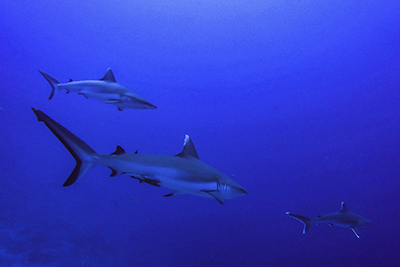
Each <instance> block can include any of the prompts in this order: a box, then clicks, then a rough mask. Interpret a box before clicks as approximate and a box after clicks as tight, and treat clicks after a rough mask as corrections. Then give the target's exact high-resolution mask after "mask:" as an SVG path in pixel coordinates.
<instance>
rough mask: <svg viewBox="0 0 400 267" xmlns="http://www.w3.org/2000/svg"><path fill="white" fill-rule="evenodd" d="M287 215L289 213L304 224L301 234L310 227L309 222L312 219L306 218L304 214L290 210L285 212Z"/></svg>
mask: <svg viewBox="0 0 400 267" xmlns="http://www.w3.org/2000/svg"><path fill="white" fill-rule="evenodd" d="M286 214H287V215H289V216H290V217H293V218H295V219H297V220H299V221H301V222H302V223H303V224H304V229H303V234H305V233H306V232H307V231H308V230H309V229H310V227H311V223H312V220H311V219H310V218H307V217H305V216H301V215H297V214H293V213H290V212H286Z"/></svg>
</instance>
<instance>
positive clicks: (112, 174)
mask: <svg viewBox="0 0 400 267" xmlns="http://www.w3.org/2000/svg"><path fill="white" fill-rule="evenodd" d="M109 168H110V169H111V174H110V177H115V176H117V175H118V174H119V173H118V171H116V170H114V169H113V168H111V167H109Z"/></svg>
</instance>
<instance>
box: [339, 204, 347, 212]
mask: <svg viewBox="0 0 400 267" xmlns="http://www.w3.org/2000/svg"><path fill="white" fill-rule="evenodd" d="M340 212H341V213H346V212H347V207H346V204H344V202H342V206H341V207H340Z"/></svg>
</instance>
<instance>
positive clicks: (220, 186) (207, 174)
mask: <svg viewBox="0 0 400 267" xmlns="http://www.w3.org/2000/svg"><path fill="white" fill-rule="evenodd" d="M32 110H33V111H34V113H35V114H36V116H37V119H38V120H39V121H42V122H44V123H45V125H46V126H47V127H48V128H49V129H50V130H51V131H52V132H53V134H54V135H55V136H56V137H57V138H58V139H59V140H60V141H61V142H62V143H63V144H64V146H65V147H66V148H67V149H68V151H69V152H70V153H71V154H72V156H73V157H74V158H75V160H76V166H75V169H74V170H73V171H72V173H71V174H70V176H69V178H68V179H67V180H66V181H65V183H64V186H69V185H72V184H73V183H75V182H76V181H77V180H78V179H79V178H80V177H82V176H84V175H85V174H86V172H87V171H88V170H90V169H91V168H92V167H94V166H95V165H104V166H107V167H109V168H110V169H111V170H112V173H111V176H112V177H113V176H116V175H119V174H127V175H130V176H131V177H132V178H135V179H137V180H139V181H140V182H141V183H148V184H150V185H153V186H157V187H160V186H161V187H166V188H169V189H172V190H175V192H173V193H171V194H167V195H165V196H173V195H178V194H192V195H196V196H202V197H211V198H215V199H216V200H218V202H219V203H221V204H223V203H224V202H225V200H226V199H232V198H235V197H239V196H244V195H247V192H246V190H245V189H244V188H242V187H241V186H240V185H239V184H238V183H236V182H235V181H233V180H232V179H231V178H229V177H228V176H227V175H225V174H223V173H222V172H220V171H218V170H217V169H215V168H213V167H211V166H210V165H208V164H206V163H204V162H202V161H200V160H199V157H198V155H197V152H196V149H195V147H194V145H193V142H192V140H191V139H190V138H189V136H188V135H186V136H185V141H184V146H183V150H182V152H181V153H179V154H178V155H176V156H167V155H146V154H137V153H134V154H129V153H126V152H125V151H124V150H123V149H122V148H121V147H120V146H117V149H116V151H115V152H114V153H112V154H110V155H107V154H97V153H96V152H95V151H94V150H93V149H92V148H90V147H89V146H88V145H87V144H86V143H85V142H84V141H82V140H81V139H79V138H78V137H77V136H75V135H74V134H73V133H71V132H70V131H68V130H67V129H66V128H64V127H63V126H62V125H60V124H59V123H57V122H56V121H54V120H53V119H51V118H50V117H49V116H47V115H46V114H45V113H43V112H42V111H40V110H38V109H34V108H32Z"/></svg>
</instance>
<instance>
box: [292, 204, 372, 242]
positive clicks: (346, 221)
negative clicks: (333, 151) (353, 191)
mask: <svg viewBox="0 0 400 267" xmlns="http://www.w3.org/2000/svg"><path fill="white" fill-rule="evenodd" d="M286 214H287V215H289V216H291V217H293V218H295V219H297V220H299V221H301V222H302V223H303V224H304V229H303V234H305V233H306V232H307V231H308V230H309V229H310V227H311V225H312V224H319V223H327V224H328V225H330V226H334V225H335V226H340V227H345V228H350V229H351V230H352V231H353V233H354V234H355V235H356V237H357V238H360V235H359V228H362V227H364V226H367V225H370V224H371V221H370V220H368V219H366V218H364V217H361V216H360V215H358V214H355V213H352V212H350V211H348V210H347V207H346V204H345V203H344V202H342V205H341V209H340V211H339V212H335V213H330V214H327V215H323V216H318V217H317V218H315V219H310V218H307V217H305V216H301V215H297V214H293V213H291V212H286Z"/></svg>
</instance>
